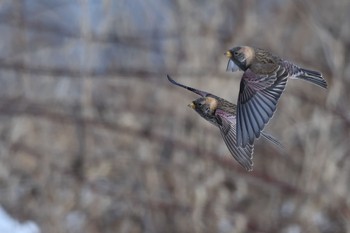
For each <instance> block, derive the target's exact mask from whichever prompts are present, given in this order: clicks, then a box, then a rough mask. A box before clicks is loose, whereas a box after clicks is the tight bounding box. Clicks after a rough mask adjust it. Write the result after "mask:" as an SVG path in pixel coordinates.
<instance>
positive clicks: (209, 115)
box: [167, 75, 283, 171]
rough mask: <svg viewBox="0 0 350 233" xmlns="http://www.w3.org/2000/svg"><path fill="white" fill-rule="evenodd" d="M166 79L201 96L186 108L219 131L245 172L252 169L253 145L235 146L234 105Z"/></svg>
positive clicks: (267, 136) (276, 142)
mask: <svg viewBox="0 0 350 233" xmlns="http://www.w3.org/2000/svg"><path fill="white" fill-rule="evenodd" d="M167 77H168V80H169V81H170V82H171V83H173V84H175V85H177V86H180V87H182V88H185V89H187V90H189V91H192V92H194V93H196V94H197V95H199V96H201V97H200V98H198V99H196V100H194V101H192V102H191V103H190V104H189V105H188V106H189V107H191V108H192V109H194V110H195V111H196V112H197V113H198V114H199V115H200V116H201V117H203V118H204V119H205V120H207V121H209V122H210V123H212V124H213V125H215V126H216V127H218V128H219V129H220V133H221V136H222V138H223V139H224V142H225V144H226V146H227V148H228V149H229V151H230V153H231V154H232V156H233V157H234V158H235V159H236V161H237V162H238V163H239V164H240V165H241V166H242V167H244V168H245V169H246V170H247V171H251V170H252V169H253V161H252V159H253V150H254V145H253V144H251V145H250V144H248V145H247V146H245V147H238V146H237V137H236V105H235V104H233V103H230V102H228V101H227V100H225V99H223V98H220V97H218V96H216V95H213V94H211V93H208V92H205V91H201V90H198V89H195V88H192V87H188V86H185V85H183V84H180V83H178V82H176V81H175V80H173V79H172V78H171V77H170V76H169V75H167ZM261 135H262V136H263V137H265V138H266V139H268V140H269V141H270V142H272V143H273V144H275V145H277V146H278V147H280V148H282V147H283V146H282V145H281V144H280V142H278V141H277V140H276V139H275V138H273V137H272V136H270V135H268V134H266V133H263V132H262V134H261Z"/></svg>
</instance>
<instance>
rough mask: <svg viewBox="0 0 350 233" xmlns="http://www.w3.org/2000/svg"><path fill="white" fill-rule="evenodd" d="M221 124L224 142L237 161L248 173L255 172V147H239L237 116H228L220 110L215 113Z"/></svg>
mask: <svg viewBox="0 0 350 233" xmlns="http://www.w3.org/2000/svg"><path fill="white" fill-rule="evenodd" d="M215 115H216V118H217V119H218V122H219V129H220V133H221V136H222V138H223V139H224V142H225V144H226V146H227V148H228V149H229V151H230V152H231V154H232V156H233V157H234V158H235V159H236V161H237V162H238V163H239V164H240V165H241V166H243V167H244V168H245V169H246V170H247V171H251V170H253V151H254V146H253V145H247V146H246V147H244V148H243V147H238V146H237V135H236V116H234V115H231V114H228V113H226V112H224V111H222V110H220V109H217V110H216V112H215Z"/></svg>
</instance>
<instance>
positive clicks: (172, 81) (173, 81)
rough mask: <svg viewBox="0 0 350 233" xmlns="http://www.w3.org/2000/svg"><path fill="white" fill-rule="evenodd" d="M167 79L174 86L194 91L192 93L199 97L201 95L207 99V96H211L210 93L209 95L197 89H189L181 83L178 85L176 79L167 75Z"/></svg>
mask: <svg viewBox="0 0 350 233" xmlns="http://www.w3.org/2000/svg"><path fill="white" fill-rule="evenodd" d="M167 78H168V80H169V82H171V83H172V84H175V85H176V86H179V87H182V88H185V89H187V90H189V91H192V92H194V93H196V94H197V95H200V96H202V97H206V96H208V95H210V93H208V92H205V91H202V90H198V89H196V88H193V87H189V86H186V85H183V84H181V83H178V82H176V81H175V80H174V79H172V78H171V77H170V76H169V75H168V74H167Z"/></svg>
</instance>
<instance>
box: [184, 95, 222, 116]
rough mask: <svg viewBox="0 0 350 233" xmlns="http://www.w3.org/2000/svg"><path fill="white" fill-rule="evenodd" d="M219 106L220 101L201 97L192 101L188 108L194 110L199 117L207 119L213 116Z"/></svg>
mask: <svg viewBox="0 0 350 233" xmlns="http://www.w3.org/2000/svg"><path fill="white" fill-rule="evenodd" d="M217 106H218V100H217V99H215V98H213V97H201V98H198V99H196V100H194V101H192V102H191V103H190V104H189V105H188V107H190V108H192V109H194V110H195V111H196V112H197V113H198V114H199V115H201V116H203V117H204V118H206V117H207V116H209V115H213V114H214V112H215V110H216V108H217Z"/></svg>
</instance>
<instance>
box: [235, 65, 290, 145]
mask: <svg viewBox="0 0 350 233" xmlns="http://www.w3.org/2000/svg"><path fill="white" fill-rule="evenodd" d="M287 78H288V71H287V70H286V69H285V68H283V67H281V66H280V67H278V69H277V70H276V71H275V72H274V74H273V75H269V76H268V75H263V76H258V75H256V74H255V73H253V72H252V71H251V70H250V69H248V70H246V71H245V72H244V74H243V77H242V80H241V84H240V90H239V96H238V101H237V126H236V129H237V145H238V146H242V147H245V146H246V145H248V144H253V142H254V139H255V138H258V137H259V136H260V132H261V131H262V130H263V128H264V127H265V125H266V124H267V122H268V121H269V120H270V119H271V117H272V116H273V114H274V112H275V110H276V107H277V103H278V100H279V98H280V97H281V95H282V92H283V90H284V88H285V86H286V83H287Z"/></svg>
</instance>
